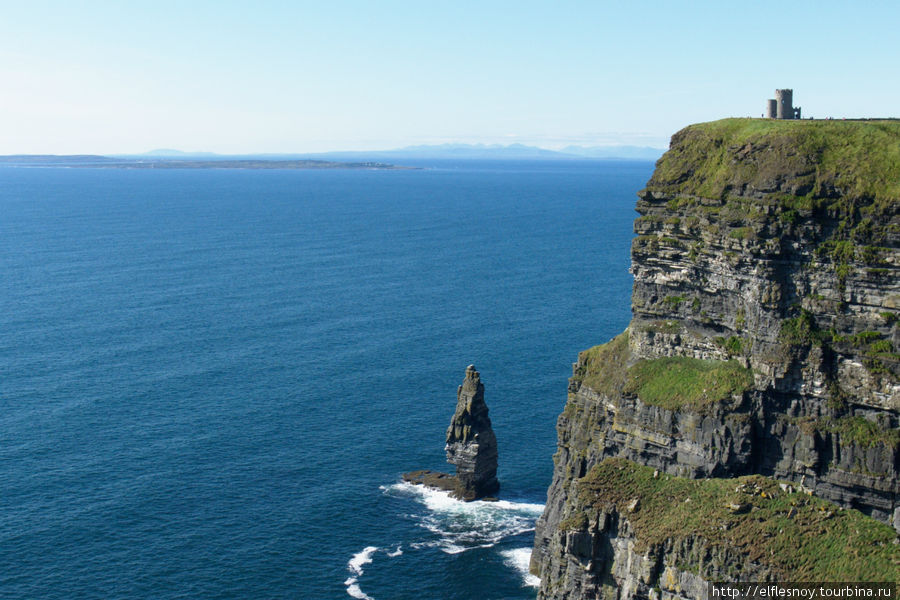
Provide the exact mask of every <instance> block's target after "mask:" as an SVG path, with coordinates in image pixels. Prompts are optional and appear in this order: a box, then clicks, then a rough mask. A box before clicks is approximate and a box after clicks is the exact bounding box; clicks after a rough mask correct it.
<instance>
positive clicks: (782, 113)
mask: <svg viewBox="0 0 900 600" xmlns="http://www.w3.org/2000/svg"><path fill="white" fill-rule="evenodd" d="M775 118H777V119H793V118H794V90H775Z"/></svg>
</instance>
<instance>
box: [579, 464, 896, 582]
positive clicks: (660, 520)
mask: <svg viewBox="0 0 900 600" xmlns="http://www.w3.org/2000/svg"><path fill="white" fill-rule="evenodd" d="M578 486H579V492H578V502H579V505H580V506H581V507H583V509H584V510H593V511H596V510H598V509H602V510H608V509H609V508H610V507H612V506H615V508H616V509H617V511H618V512H619V513H620V514H621V516H622V517H623V518H625V519H627V520H628V521H630V522H631V524H632V526H633V528H634V533H635V537H636V538H637V540H638V544H639V545H640V546H641V547H640V548H636V550H637V551H639V552H643V551H645V550H647V549H649V548H652V547H657V548H659V547H660V546H662V545H663V544H665V543H666V542H667V541H673V540H674V541H678V540H687V539H693V540H696V541H701V542H705V543H706V544H707V545H708V546H713V547H722V546H724V547H727V548H730V549H733V550H734V551H735V552H738V553H740V554H741V555H744V556H746V557H747V559H749V560H750V561H753V562H757V563H760V564H765V565H768V566H769V567H770V568H771V569H772V570H773V571H774V573H775V574H776V575H777V576H778V577H780V578H781V579H782V580H784V581H788V580H790V581H898V580H900V562H898V558H900V551H898V549H897V548H898V547H897V546H895V545H894V543H893V542H894V538H895V536H896V534H895V532H894V530H893V528H891V527H890V526H888V525H885V524H884V523H880V522H878V521H876V520H875V519H872V518H869V517H867V516H865V515H863V514H862V513H860V512H858V511H856V510H849V509H841V508H839V507H837V506H836V505H834V504H831V503H830V502H827V501H825V500H822V499H819V498H815V497H813V496H808V495H806V494H804V493H799V492H794V493H788V492H786V491H782V490H781V488H780V487H779V485H778V483H777V482H775V481H773V480H771V479H768V478H766V477H762V476H759V475H752V476H748V477H739V478H736V479H707V480H697V479H686V478H681V477H674V476H671V475H659V476H658V477H654V476H653V468H651V467H644V466H640V465H637V464H635V463H632V462H630V461H628V460H624V459H607V460H605V461H603V462H602V463H601V464H600V465H598V466H596V467H594V469H592V470H591V471H590V472H589V473H588V475H587V476H586V477H584V478H583V479H581V480H580V481H579V482H578ZM636 498H637V499H639V503H638V508H637V509H636V510H633V511H631V510H629V509H628V507H629V506H630V505H632V503H633V501H634V499H636ZM573 524H574V521H573ZM694 545H695V546H697V544H696V543H695V544H694ZM699 554H700V556H699V558H700V561H701V562H702V563H706V565H709V566H712V567H715V566H716V565H710V563H709V560H708V558H707V559H706V560H704V558H703V557H704V556H708V553H705V552H703V551H702V550H701V551H700V552H699ZM677 566H679V567H681V568H685V569H690V570H697V566H698V565H697V564H680V565H677ZM707 568H708V567H707ZM701 575H707V576H708V575H709V573H701Z"/></svg>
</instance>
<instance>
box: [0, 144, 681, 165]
mask: <svg viewBox="0 0 900 600" xmlns="http://www.w3.org/2000/svg"><path fill="white" fill-rule="evenodd" d="M663 152H664V150H663V149H662V148H652V147H649V146H567V147H566V148H563V149H562V150H547V149H546V148H538V147H537V146H526V145H524V144H508V145H502V144H439V145H421V146H406V147H404V148H397V149H394V150H374V151H346V152H324V153H314V154H313V153H310V154H275V153H272V154H238V155H235V154H231V155H229V154H216V153H214V152H185V151H183V150H176V149H172V148H158V149H155V150H150V151H149V152H145V153H143V154H118V155H112V156H102V155H96V154H70V155H54V154H15V155H8V156H0V165H9V166H22V167H52V166H55V167H72V168H105V169H404V168H410V167H403V166H397V165H395V164H393V163H396V162H402V161H404V160H410V161H417V160H418V161H421V160H598V159H599V160H657V159H658V158H659V157H660V156H662V154H663Z"/></svg>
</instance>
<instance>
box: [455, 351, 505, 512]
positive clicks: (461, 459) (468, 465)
mask: <svg viewBox="0 0 900 600" xmlns="http://www.w3.org/2000/svg"><path fill="white" fill-rule="evenodd" d="M445 450H446V451H447V462H449V463H450V464H452V465H456V478H457V479H458V480H459V484H460V486H459V490H458V492H457V493H458V495H459V496H460V498H461V499H462V500H475V499H477V498H482V497H484V496H491V495H493V494H496V493H497V492H498V491H499V490H500V483H499V482H498V481H497V438H496V437H495V436H494V430H493V429H492V428H491V419H490V417H488V407H487V404H485V403H484V384H482V383H481V377H480V376H479V373H478V371H476V370H475V365H469V366H468V367H467V368H466V378H465V379H464V380H463V383H462V385H461V386H459V389H458V390H457V392H456V412H455V413H454V414H453V419H452V420H451V421H450V427H448V428H447V446H446V448H445Z"/></svg>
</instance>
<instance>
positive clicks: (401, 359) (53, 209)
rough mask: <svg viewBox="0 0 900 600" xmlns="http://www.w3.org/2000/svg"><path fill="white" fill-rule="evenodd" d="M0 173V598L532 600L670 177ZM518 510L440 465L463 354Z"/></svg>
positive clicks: (519, 168)
mask: <svg viewBox="0 0 900 600" xmlns="http://www.w3.org/2000/svg"><path fill="white" fill-rule="evenodd" d="M422 166H425V167H427V168H423V169H420V170H397V171H376V170H358V171H357V170H346V171H340V170H322V171H317V170H309V171H253V170H229V169H223V170H112V169H110V170H105V169H64V168H10V167H6V168H0V248H2V256H3V259H2V262H0V285H2V294H0V407H2V409H0V597H2V598H22V599H45V598H46V599H65V600H70V599H74V598H78V599H93V598H97V599H101V598H102V599H110V598H128V599H151V598H152V599H154V600H157V599H176V598H223V599H224V598H235V599H248V598H253V599H257V598H260V599H262V598H265V599H275V598H279V599H280V598H292V599H312V600H319V599H322V600H330V599H341V598H350V597H354V598H359V599H365V598H369V599H374V600H403V599H409V600H428V599H441V600H500V599H533V598H534V595H535V588H534V583H535V582H534V578H533V577H531V576H529V575H527V569H526V567H527V561H528V556H529V553H530V549H531V544H532V537H533V527H534V520H535V519H536V517H537V516H538V515H539V514H540V512H541V509H542V507H543V503H544V502H545V500H546V490H547V487H548V485H549V483H550V478H551V473H552V466H553V465H552V455H553V452H554V449H555V442H556V433H555V429H554V426H555V421H556V417H557V415H558V414H559V413H560V411H561V410H562V408H563V405H564V403H565V400H566V385H567V378H568V377H569V376H570V375H571V364H572V362H573V361H574V360H575V359H576V357H577V353H578V352H579V351H580V350H583V349H585V348H588V347H590V346H593V345H595V344H598V343H602V342H605V341H607V340H608V339H609V338H611V337H612V336H614V335H615V334H617V333H618V332H619V331H621V330H622V329H623V328H624V327H625V326H626V324H627V323H628V320H629V317H630V313H629V303H630V300H629V299H630V291H631V281H632V280H631V276H630V274H629V272H628V267H629V246H630V241H631V238H632V235H633V234H632V225H631V224H632V221H633V219H634V217H635V213H634V210H633V207H634V203H635V200H636V196H635V192H637V191H638V190H639V189H641V188H642V187H643V186H644V184H645V183H646V181H647V179H648V178H649V176H650V174H651V172H652V168H653V164H652V163H650V162H627V161H584V162H534V161H527V162H494V161H491V162H478V161H469V162H435V163H428V164H424V165H422ZM472 363H474V364H475V365H476V367H477V368H478V370H479V371H480V372H481V378H482V381H483V382H484V385H485V399H486V401H487V404H488V406H489V408H490V416H491V419H492V421H493V424H494V431H495V433H496V436H497V441H498V448H499V461H500V462H499V470H498V478H499V480H500V483H501V492H500V499H501V501H500V502H497V503H486V502H475V503H470V504H464V503H461V502H458V501H455V500H451V499H449V498H448V497H447V496H446V495H442V494H440V493H437V492H430V491H427V490H423V489H422V488H413V487H411V486H408V485H405V484H402V483H401V482H400V475H401V473H403V472H405V471H410V470H414V469H423V468H430V469H438V470H446V469H448V468H450V466H449V465H447V464H446V463H445V458H444V449H443V446H444V435H445V431H446V427H447V425H448V423H449V421H450V417H451V416H452V414H453V411H454V408H455V403H456V388H457V386H458V385H459V384H460V383H461V382H462V379H463V375H464V372H465V368H466V366H467V365H469V364H472Z"/></svg>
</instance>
